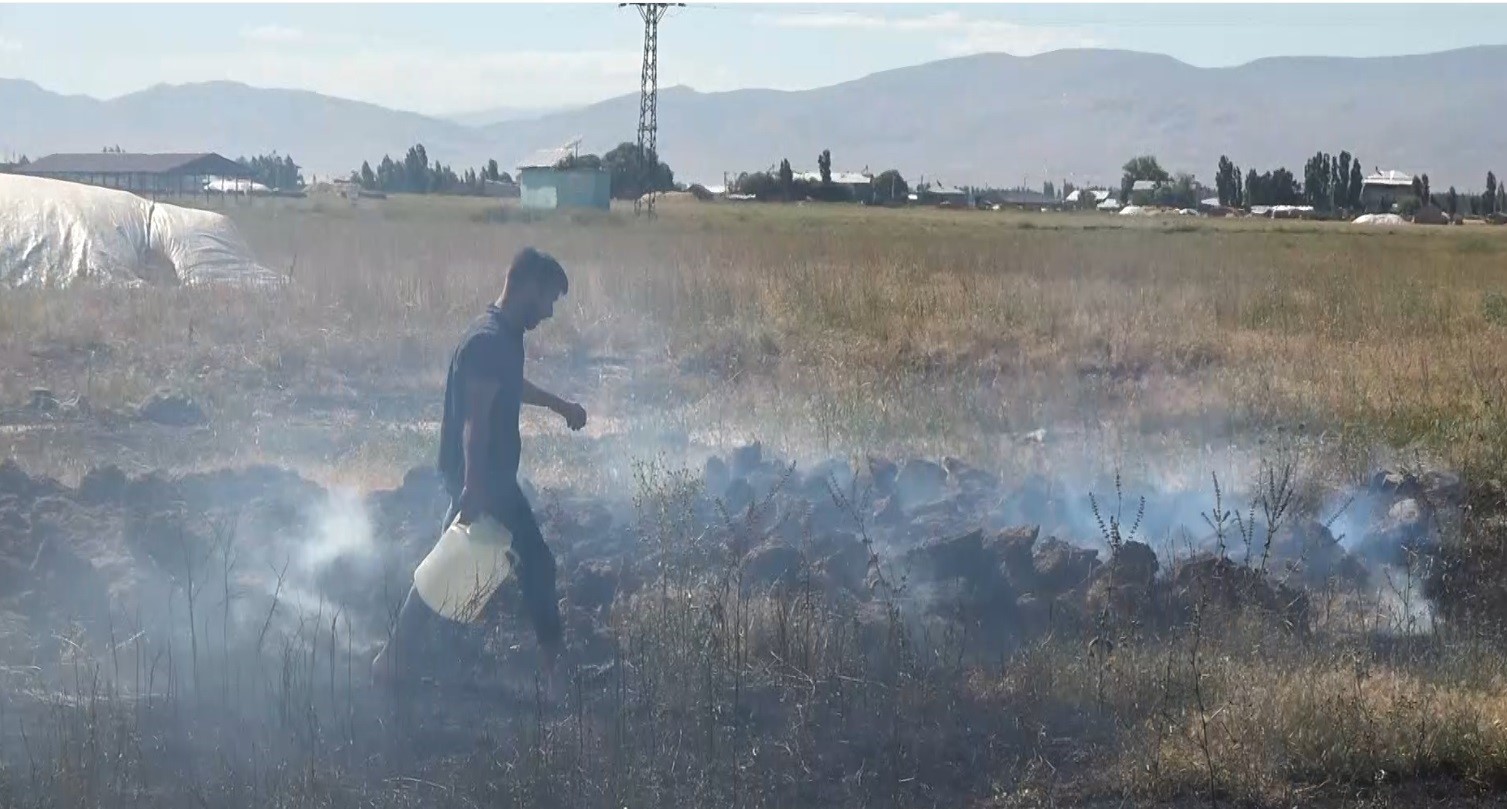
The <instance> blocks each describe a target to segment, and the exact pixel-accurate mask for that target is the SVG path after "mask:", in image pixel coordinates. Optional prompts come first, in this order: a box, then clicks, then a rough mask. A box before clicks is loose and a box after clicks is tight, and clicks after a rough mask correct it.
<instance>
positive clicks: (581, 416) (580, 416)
mask: <svg viewBox="0 0 1507 809" xmlns="http://www.w3.org/2000/svg"><path fill="white" fill-rule="evenodd" d="M522 399H523V403H524V404H527V405H534V406H535V407H544V408H548V409H550V410H553V411H555V412H556V413H559V414H560V415H561V416H562V417H564V418H565V424H566V425H567V426H569V427H570V429H572V430H579V429H581V428H582V427H584V426H586V408H584V407H581V406H580V405H578V404H576V403H574V402H567V401H565V400H564V399H561V398H560V397H559V396H556V395H555V394H553V393H550V392H549V391H547V390H545V389H543V388H541V387H539V386H538V385H535V384H534V383H532V382H530V381H528V380H527V379H525V380H523V397H522Z"/></svg>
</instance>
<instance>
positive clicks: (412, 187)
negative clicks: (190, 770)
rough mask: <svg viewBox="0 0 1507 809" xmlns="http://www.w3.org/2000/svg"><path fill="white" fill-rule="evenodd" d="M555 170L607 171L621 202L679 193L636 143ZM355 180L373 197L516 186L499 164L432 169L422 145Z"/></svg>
mask: <svg viewBox="0 0 1507 809" xmlns="http://www.w3.org/2000/svg"><path fill="white" fill-rule="evenodd" d="M555 167H556V168H559V169H571V168H592V169H606V170H607V171H608V173H609V175H610V176H611V178H612V180H611V182H612V194H613V196H614V197H616V198H618V199H636V198H638V197H640V196H642V195H643V194H645V193H648V192H649V191H651V190H653V191H670V190H673V189H674V188H675V172H674V171H672V170H671V169H670V167H669V166H668V165H666V164H664V163H663V162H662V161H660V160H659V159H658V157H657V156H655V155H653V154H650V155H649V156H648V159H647V160H644V159H640V157H639V151H638V146H636V145H635V144H632V143H621V144H619V145H618V146H617V147H615V148H613V149H612V150H611V151H609V152H607V153H606V154H604V155H595V154H584V155H578V154H572V155H567V156H566V157H564V158H562V159H560V160H559V161H558V162H557V163H556V164H555ZM351 179H352V181H354V182H356V183H358V184H359V185H360V186H361V187H362V188H364V189H366V190H368V191H382V192H386V193H403V194H455V195H468V194H475V195H479V194H481V193H483V191H484V189H485V185H486V182H487V181H491V182H500V183H511V182H513V177H512V176H511V175H510V174H508V173H507V172H505V171H502V170H501V168H500V167H499V166H498V165H497V161H496V160H488V161H487V164H486V165H485V166H482V167H481V168H480V169H466V170H465V171H464V172H457V171H456V170H455V169H454V168H453V167H452V166H447V165H445V164H443V163H441V162H439V161H438V160H436V161H434V162H433V163H430V161H429V154H428V152H426V151H425V149H424V145H423V144H415V145H414V146H411V147H409V149H408V152H407V154H405V155H404V156H403V159H402V160H393V159H392V158H391V157H389V156H387V155H383V156H382V160H381V161H380V162H379V163H378V164H377V166H376V168H372V165H371V163H369V162H363V163H362V164H361V168H360V170H358V171H356V172H354V173H352V175H351Z"/></svg>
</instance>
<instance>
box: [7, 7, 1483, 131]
mask: <svg viewBox="0 0 1507 809" xmlns="http://www.w3.org/2000/svg"><path fill="white" fill-rule="evenodd" d="M642 33H643V26H642V23H641V22H640V21H639V19H638V17H637V15H636V13H635V12H634V11H633V10H632V9H620V8H618V7H617V6H616V4H615V3H584V4H564V5H545V4H538V5H469V4H467V5H356V4H341V5H198V6H195V5H156V6H129V5H100V6H85V5H71V4H62V5H0V77H7V78H24V79H30V80H32V81H35V82H37V83H38V84H41V85H42V86H44V87H46V88H48V89H50V90H54V91H58V92H67V93H84V94H88V95H92V96H97V97H105V98H107V97H113V96H117V95H121V94H124V93H128V92H132V91H134V90H140V89H143V88H145V87H149V86H151V85H154V84H158V83H164V82H165V83H173V84H176V83H182V82H194V81H207V80H213V79H231V80H235V81H241V82H245V83H248V84H252V85H257V86H263V87H290V88H300V89H308V90H314V91H318V92H322V93H328V94H331V95H337V96H343V97H347V98H355V99H360V100H363V101H371V102H375V103H379V104H383V105H386V106H391V107H397V108H402V109H409V110H415V111H418V112H425V113H435V114H438V113H450V112H461V111H469V110H476V109H484V108H491V107H540V106H555V105H562V104H578V103H583V102H590V101H596V100H600V99H603V98H608V97H612V96H616V95H621V94H624V93H631V92H636V91H637V89H638V74H639V59H640V56H641V50H640V47H641V37H642ZM1503 43H1507V5H1296V4H1264V5H1218V4H1214V5H1161V6H1133V5H1057V6H1047V5H1018V6H1011V5H960V6H945V5H920V4H911V5H744V4H736V3H733V4H728V3H717V4H707V5H701V4H696V3H690V4H688V7H687V8H681V9H674V10H672V11H671V12H670V15H669V17H668V18H667V19H666V20H665V22H664V23H662V27H661V34H660V83H661V86H670V85H675V84H686V85H690V86H691V87H694V88H696V89H698V90H706V91H711V90H728V89H734V88H739V87H772V88H778V89H802V88H809V87H816V86H821V85H826V84H833V83H836V82H841V81H845V80H848V79H854V78H858V77H859V76H863V75H865V74H868V73H872V72H874V71H878V70H884V69H887V68H894V67H902V66H905V65H912V64H918V63H921V62H927V61H932V60H935V59H940V58H945V57H949V56H958V55H962V54H969V53H978V52H983V51H1005V52H1008V53H1013V54H1017V55H1028V54H1033V53H1040V52H1042V51H1046V50H1053V49H1056V48H1066V47H1109V48H1124V49H1129V50H1139V51H1151V52H1157V53H1165V54H1169V55H1171V56H1174V57H1176V58H1178V59H1181V60H1183V61H1185V62H1189V63H1191V64H1194V65H1200V66H1221V65H1232V64H1239V63H1243V62H1247V61H1250V60H1253V59H1258V58H1261V57H1264V56H1276V55H1295V54H1297V55H1332V56H1372V55H1390V54H1400V53H1420V52H1426V51H1437V50H1446V49H1450V48H1457V47H1464V46H1468V45H1482V44H1503ZM839 47H842V48H846V49H847V53H846V54H843V55H839V54H838V48H839Z"/></svg>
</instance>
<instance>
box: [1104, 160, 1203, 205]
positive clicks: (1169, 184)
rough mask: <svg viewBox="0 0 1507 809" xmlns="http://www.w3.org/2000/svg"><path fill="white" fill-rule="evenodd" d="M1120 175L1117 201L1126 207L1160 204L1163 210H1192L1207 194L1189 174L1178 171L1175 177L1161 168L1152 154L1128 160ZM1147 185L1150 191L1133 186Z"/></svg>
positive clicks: (1200, 184) (1201, 185)
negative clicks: (1141, 183) (1149, 186)
mask: <svg viewBox="0 0 1507 809" xmlns="http://www.w3.org/2000/svg"><path fill="white" fill-rule="evenodd" d="M1122 171H1123V173H1122V174H1121V175H1120V201H1121V202H1124V203H1125V204H1127V205H1160V206H1162V207H1166V208H1194V207H1197V206H1198V201H1199V199H1200V198H1202V196H1203V194H1204V193H1205V192H1206V191H1207V189H1206V188H1204V186H1203V184H1202V183H1199V182H1198V179H1197V178H1195V177H1194V176H1193V175H1192V174H1189V173H1187V172H1179V173H1178V174H1177V176H1176V177H1174V176H1172V174H1170V173H1168V171H1167V170H1166V169H1164V168H1162V166H1161V164H1160V163H1159V162H1157V159H1156V157H1155V156H1153V155H1141V156H1140V157H1134V158H1131V159H1130V160H1129V161H1127V162H1126V163H1125V165H1124V167H1123V168H1122ZM1140 182H1149V183H1151V184H1152V186H1153V187H1152V189H1151V190H1149V191H1136V190H1135V185H1136V183H1140Z"/></svg>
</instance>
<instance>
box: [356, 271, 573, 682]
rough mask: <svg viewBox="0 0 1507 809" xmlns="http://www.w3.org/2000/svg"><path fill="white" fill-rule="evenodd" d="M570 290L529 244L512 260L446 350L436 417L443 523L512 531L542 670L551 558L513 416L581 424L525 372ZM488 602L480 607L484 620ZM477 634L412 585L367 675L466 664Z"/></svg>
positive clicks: (548, 635)
mask: <svg viewBox="0 0 1507 809" xmlns="http://www.w3.org/2000/svg"><path fill="white" fill-rule="evenodd" d="M568 289H569V281H568V280H567V279H566V277H565V270H564V269H563V268H562V267H561V266H560V263H559V262H558V261H556V260H555V259H554V257H552V256H550V255H549V254H548V253H544V252H541V251H539V250H536V249H534V248H532V247H529V248H524V249H523V250H522V251H520V252H519V253H518V254H517V255H516V256H515V257H514V258H513V263H512V265H511V266H510V267H509V268H508V274H507V281H506V283H505V285H504V287H503V292H502V296H501V297H499V298H498V299H497V301H496V302H495V303H493V304H491V305H489V306H488V307H487V311H486V313H485V314H483V315H481V316H480V317H478V318H477V319H476V320H475V321H474V322H473V323H472V324H471V328H470V329H469V330H468V331H467V332H466V334H465V336H464V337H463V338H462V339H461V342H460V345H459V346H457V347H456V349H455V353H454V354H453V355H452V356H451V359H450V371H449V375H448V378H447V379H446V381H445V411H444V416H443V419H442V421H441V423H440V450H439V470H440V473H441V475H442V476H443V477H444V482H445V489H446V491H447V493H448V494H449V495H450V511H449V513H448V514H446V515H445V524H444V526H442V528H441V530H444V529H445V528H448V527H449V526H450V524H451V523H452V522H453V521H455V520H456V519H457V517H458V518H459V519H460V521H461V522H463V523H468V522H470V521H472V520H475V519H477V518H478V517H480V516H481V515H483V514H485V515H489V516H491V517H492V518H493V519H496V520H497V521H498V522H500V523H502V525H503V526H504V527H506V528H507V529H508V531H509V532H510V533H511V534H512V536H513V540H512V547H513V551H514V553H515V554H516V555H517V559H518V564H517V575H518V579H519V584H520V589H521V591H522V595H523V602H524V607H525V609H526V611H527V613H528V615H529V618H530V620H531V621H532V623H533V627H534V633H535V635H536V636H537V637H538V639H539V645H540V649H541V651H542V652H543V657H544V661H545V666H546V670H547V674H550V675H552V674H553V670H554V665H555V662H556V660H557V659H558V656H559V653H560V645H561V640H562V639H561V627H560V614H559V605H558V602H557V598H556V595H555V559H554V555H553V554H551V553H550V550H549V548H548V547H547V546H546V545H545V544H544V537H543V535H542V534H541V533H540V531H539V525H538V523H537V522H536V521H535V520H534V513H533V509H532V508H531V507H530V505H529V502H528V499H527V498H526V497H524V495H523V491H522V489H521V488H520V487H519V485H518V462H519V458H520V454H521V449H522V440H521V436H520V433H519V429H518V417H519V411H520V410H521V407H522V405H525V404H528V405H535V406H539V407H545V408H548V409H550V410H553V411H554V412H556V413H558V414H560V416H561V417H563V418H564V419H565V423H566V425H567V426H569V427H570V429H572V430H579V429H581V428H582V427H583V426H585V424H586V410H585V409H584V408H582V407H581V406H580V405H579V404H576V403H574V402H567V401H565V400H564V399H561V398H560V397H558V396H555V395H554V394H552V393H549V392H547V391H544V390H541V389H540V388H538V387H536V386H535V385H533V384H531V383H530V382H529V381H528V380H527V379H525V378H524V376H523V337H524V334H525V333H526V332H528V331H531V330H532V329H534V328H535V327H537V326H538V325H539V324H540V323H542V322H544V321H545V320H547V319H549V318H550V317H551V316H553V315H554V306H555V301H556V300H557V299H559V298H560V297H561V296H563V295H565V293H566V292H567V291H568ZM496 601H497V599H496V598H495V597H494V599H493V602H492V603H491V604H489V605H488V607H487V609H486V610H485V614H486V615H487V616H488V617H489V618H490V617H492V616H493V615H495V606H496V604H495V602H496ZM481 634H482V633H481V632H479V631H478V630H476V629H475V628H473V627H469V626H466V625H463V624H459V623H456V622H454V621H450V620H449V619H446V618H444V617H442V616H440V615H438V614H437V613H435V612H434V611H433V610H431V609H430V608H429V607H428V606H427V605H425V604H424V602H423V599H422V598H420V597H419V595H418V593H417V592H416V591H415V590H414V589H413V588H412V587H410V588H409V591H408V597H407V598H406V599H405V600H404V602H403V607H402V609H401V610H400V612H399V613H398V621H397V627H396V628H395V630H394V632H393V635H392V638H391V639H390V640H389V641H388V643H387V646H386V647H385V648H384V649H383V650H382V651H381V652H380V653H379V654H378V655H377V658H376V660H374V661H373V663H372V672H373V676H374V677H375V678H376V679H378V680H379V681H391V680H408V679H409V678H410V677H412V676H413V675H414V674H415V673H416V672H415V667H416V664H418V663H428V664H431V665H432V664H434V663H445V662H449V663H460V664H462V665H467V664H474V663H476V662H478V661H479V660H480V653H481V647H482V643H483V640H484V639H483V638H482V637H481Z"/></svg>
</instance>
